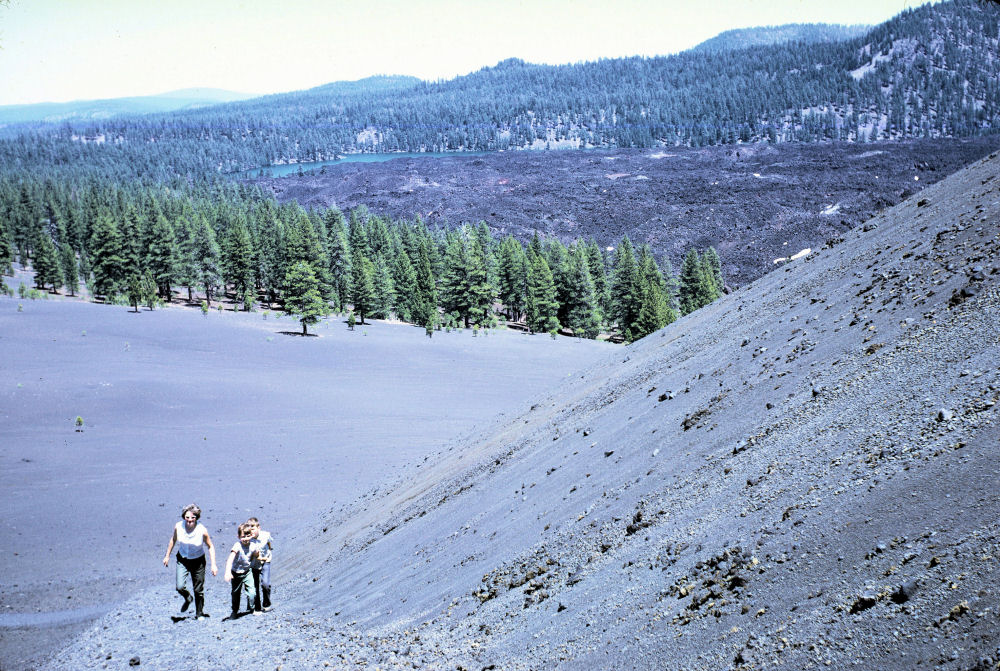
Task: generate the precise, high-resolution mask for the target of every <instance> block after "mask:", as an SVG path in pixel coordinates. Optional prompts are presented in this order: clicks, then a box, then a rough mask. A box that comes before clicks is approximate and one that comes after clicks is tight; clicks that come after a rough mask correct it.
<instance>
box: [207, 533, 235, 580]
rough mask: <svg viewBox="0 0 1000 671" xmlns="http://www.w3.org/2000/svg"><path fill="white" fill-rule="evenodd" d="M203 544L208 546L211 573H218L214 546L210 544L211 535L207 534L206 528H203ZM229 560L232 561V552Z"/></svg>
mask: <svg viewBox="0 0 1000 671" xmlns="http://www.w3.org/2000/svg"><path fill="white" fill-rule="evenodd" d="M205 545H207V546H208V558H209V559H210V560H211V561H212V575H219V567H218V566H216V565H215V546H214V545H212V537H211V536H209V535H208V530H207V529H206V530H205ZM229 559H230V562H232V559H233V557H232V554H230V556H229Z"/></svg>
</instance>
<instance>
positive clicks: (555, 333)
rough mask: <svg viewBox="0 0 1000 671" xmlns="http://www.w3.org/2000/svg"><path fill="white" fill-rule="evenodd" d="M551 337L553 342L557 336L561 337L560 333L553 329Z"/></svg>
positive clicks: (550, 332)
mask: <svg viewBox="0 0 1000 671" xmlns="http://www.w3.org/2000/svg"><path fill="white" fill-rule="evenodd" d="M549 335H550V336H552V339H553V340H555V339H556V336H557V335H559V332H558V331H556V330H555V329H552V330H551V331H549Z"/></svg>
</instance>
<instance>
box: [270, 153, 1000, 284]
mask: <svg viewBox="0 0 1000 671" xmlns="http://www.w3.org/2000/svg"><path fill="white" fill-rule="evenodd" d="M998 142H1000V141H998V139H997V138H996V137H987V138H977V139H970V140H963V141H956V140H952V139H944V140H918V141H906V142H892V143H879V144H825V145H814V144H805V145H804V144H796V143H783V144H777V145H764V146H756V145H736V146H720V147H706V148H701V149H688V148H683V147H678V148H674V149H671V150H670V151H669V152H662V151H652V150H616V151H605V150H593V151H590V150H587V151H520V152H519V151H513V152H501V153H496V154H489V155H486V156H470V157H461V156H457V157H449V158H443V159H440V158H400V159H395V160H392V161H387V162H384V163H364V164H359V163H345V164H341V165H334V166H327V167H326V168H324V169H323V171H322V172H319V173H315V174H307V175H304V176H290V177H282V178H278V179H262V180H255V183H259V184H260V185H261V186H263V187H264V188H265V189H266V190H268V191H270V192H272V193H273V194H274V195H275V196H276V197H277V198H278V199H279V200H280V201H282V202H287V201H292V200H294V201H297V202H298V203H299V204H301V205H302V206H303V207H322V208H325V207H332V206H336V207H339V208H341V209H343V210H347V209H350V208H353V207H357V206H360V205H364V206H366V207H368V208H369V209H370V210H371V211H372V212H374V213H376V214H380V215H387V216H391V217H394V218H403V219H413V218H414V217H416V216H418V215H419V216H420V217H422V218H423V220H424V221H426V222H428V223H430V224H435V223H442V222H444V223H450V224H458V223H462V222H471V223H476V222H479V221H485V222H486V223H487V224H489V226H490V228H491V229H492V230H493V231H494V233H495V234H497V235H506V234H512V235H514V236H515V237H517V238H519V239H520V240H522V241H524V242H526V241H527V240H528V239H530V238H531V236H532V235H533V233H534V232H535V231H538V232H539V233H540V234H542V235H551V236H556V237H558V238H560V239H561V240H563V242H565V243H567V244H568V243H569V242H571V241H572V240H573V239H575V238H577V237H583V238H593V239H595V240H596V241H597V242H598V243H599V244H600V245H602V246H616V245H617V244H618V242H619V241H620V240H621V237H622V235H623V234H625V233H627V234H628V235H629V236H630V238H631V239H632V242H633V243H635V244H642V243H648V244H649V245H650V246H651V247H652V249H653V251H654V252H655V253H656V255H657V256H658V258H667V259H669V260H670V261H671V263H672V264H673V266H674V268H679V267H680V263H681V260H682V259H683V257H684V254H685V253H686V252H687V250H688V249H689V248H690V247H698V248H705V247H708V246H709V245H714V246H715V247H716V249H717V250H718V251H719V253H720V255H721V257H722V260H723V264H724V265H723V273H724V275H725V277H726V278H727V281H729V282H730V283H733V284H734V285H742V284H745V283H747V282H750V281H752V280H755V279H757V278H758V277H760V276H761V275H763V274H764V273H766V272H768V271H770V270H771V269H772V268H774V267H775V260H776V259H786V260H787V259H789V258H791V257H794V256H795V255H797V254H799V253H800V252H801V251H802V250H805V249H807V248H812V249H817V248H819V247H821V246H823V244H824V243H825V242H826V241H828V240H831V239H833V240H836V239H840V238H841V237H842V236H843V233H844V231H846V230H847V229H849V228H852V227H854V226H856V225H858V224H861V223H863V222H865V221H867V220H868V219H869V218H870V217H872V216H873V215H875V214H876V213H877V212H878V211H880V210H882V209H883V208H886V207H889V206H891V205H895V204H896V203H898V202H900V201H901V200H902V199H904V198H906V197H908V196H910V195H911V194H913V193H915V192H916V191H919V190H920V189H922V188H924V187H925V186H928V185H930V184H933V183H934V182H936V181H937V180H939V179H941V178H943V177H945V176H947V175H949V174H951V173H952V172H954V171H955V170H958V169H959V168H961V167H963V166H965V165H967V164H968V163H970V162H971V161H973V160H975V159H978V158H980V157H982V156H984V155H985V154H987V153H989V152H990V151H993V150H995V149H996V148H997V147H998V146H1000V144H998Z"/></svg>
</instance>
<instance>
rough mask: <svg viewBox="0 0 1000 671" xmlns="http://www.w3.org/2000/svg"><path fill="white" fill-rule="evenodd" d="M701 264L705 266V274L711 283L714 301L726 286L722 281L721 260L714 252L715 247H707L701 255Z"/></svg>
mask: <svg viewBox="0 0 1000 671" xmlns="http://www.w3.org/2000/svg"><path fill="white" fill-rule="evenodd" d="M701 262H702V263H703V264H704V265H705V272H706V274H707V275H708V277H709V279H711V281H712V292H711V294H712V300H713V301H714V300H715V299H716V298H718V297H719V296H721V295H722V291H723V288H724V287H725V286H726V285H725V281H724V280H723V279H722V260H721V259H720V258H719V253H718V252H716V251H715V247H709V248H708V249H706V250H705V253H704V254H702V255H701Z"/></svg>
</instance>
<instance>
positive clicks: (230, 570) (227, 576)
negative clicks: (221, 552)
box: [212, 548, 236, 582]
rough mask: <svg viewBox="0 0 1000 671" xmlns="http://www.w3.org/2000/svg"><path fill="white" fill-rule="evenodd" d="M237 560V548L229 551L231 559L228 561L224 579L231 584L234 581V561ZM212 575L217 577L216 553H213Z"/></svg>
mask: <svg viewBox="0 0 1000 671" xmlns="http://www.w3.org/2000/svg"><path fill="white" fill-rule="evenodd" d="M235 558H236V548H233V549H232V550H230V551H229V558H228V559H227V560H226V572H225V574H224V575H223V576H222V579H223V580H225V581H226V582H229V581H230V580H232V579H233V559H235ZM212 575H215V551H214V550H213V551H212Z"/></svg>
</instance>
